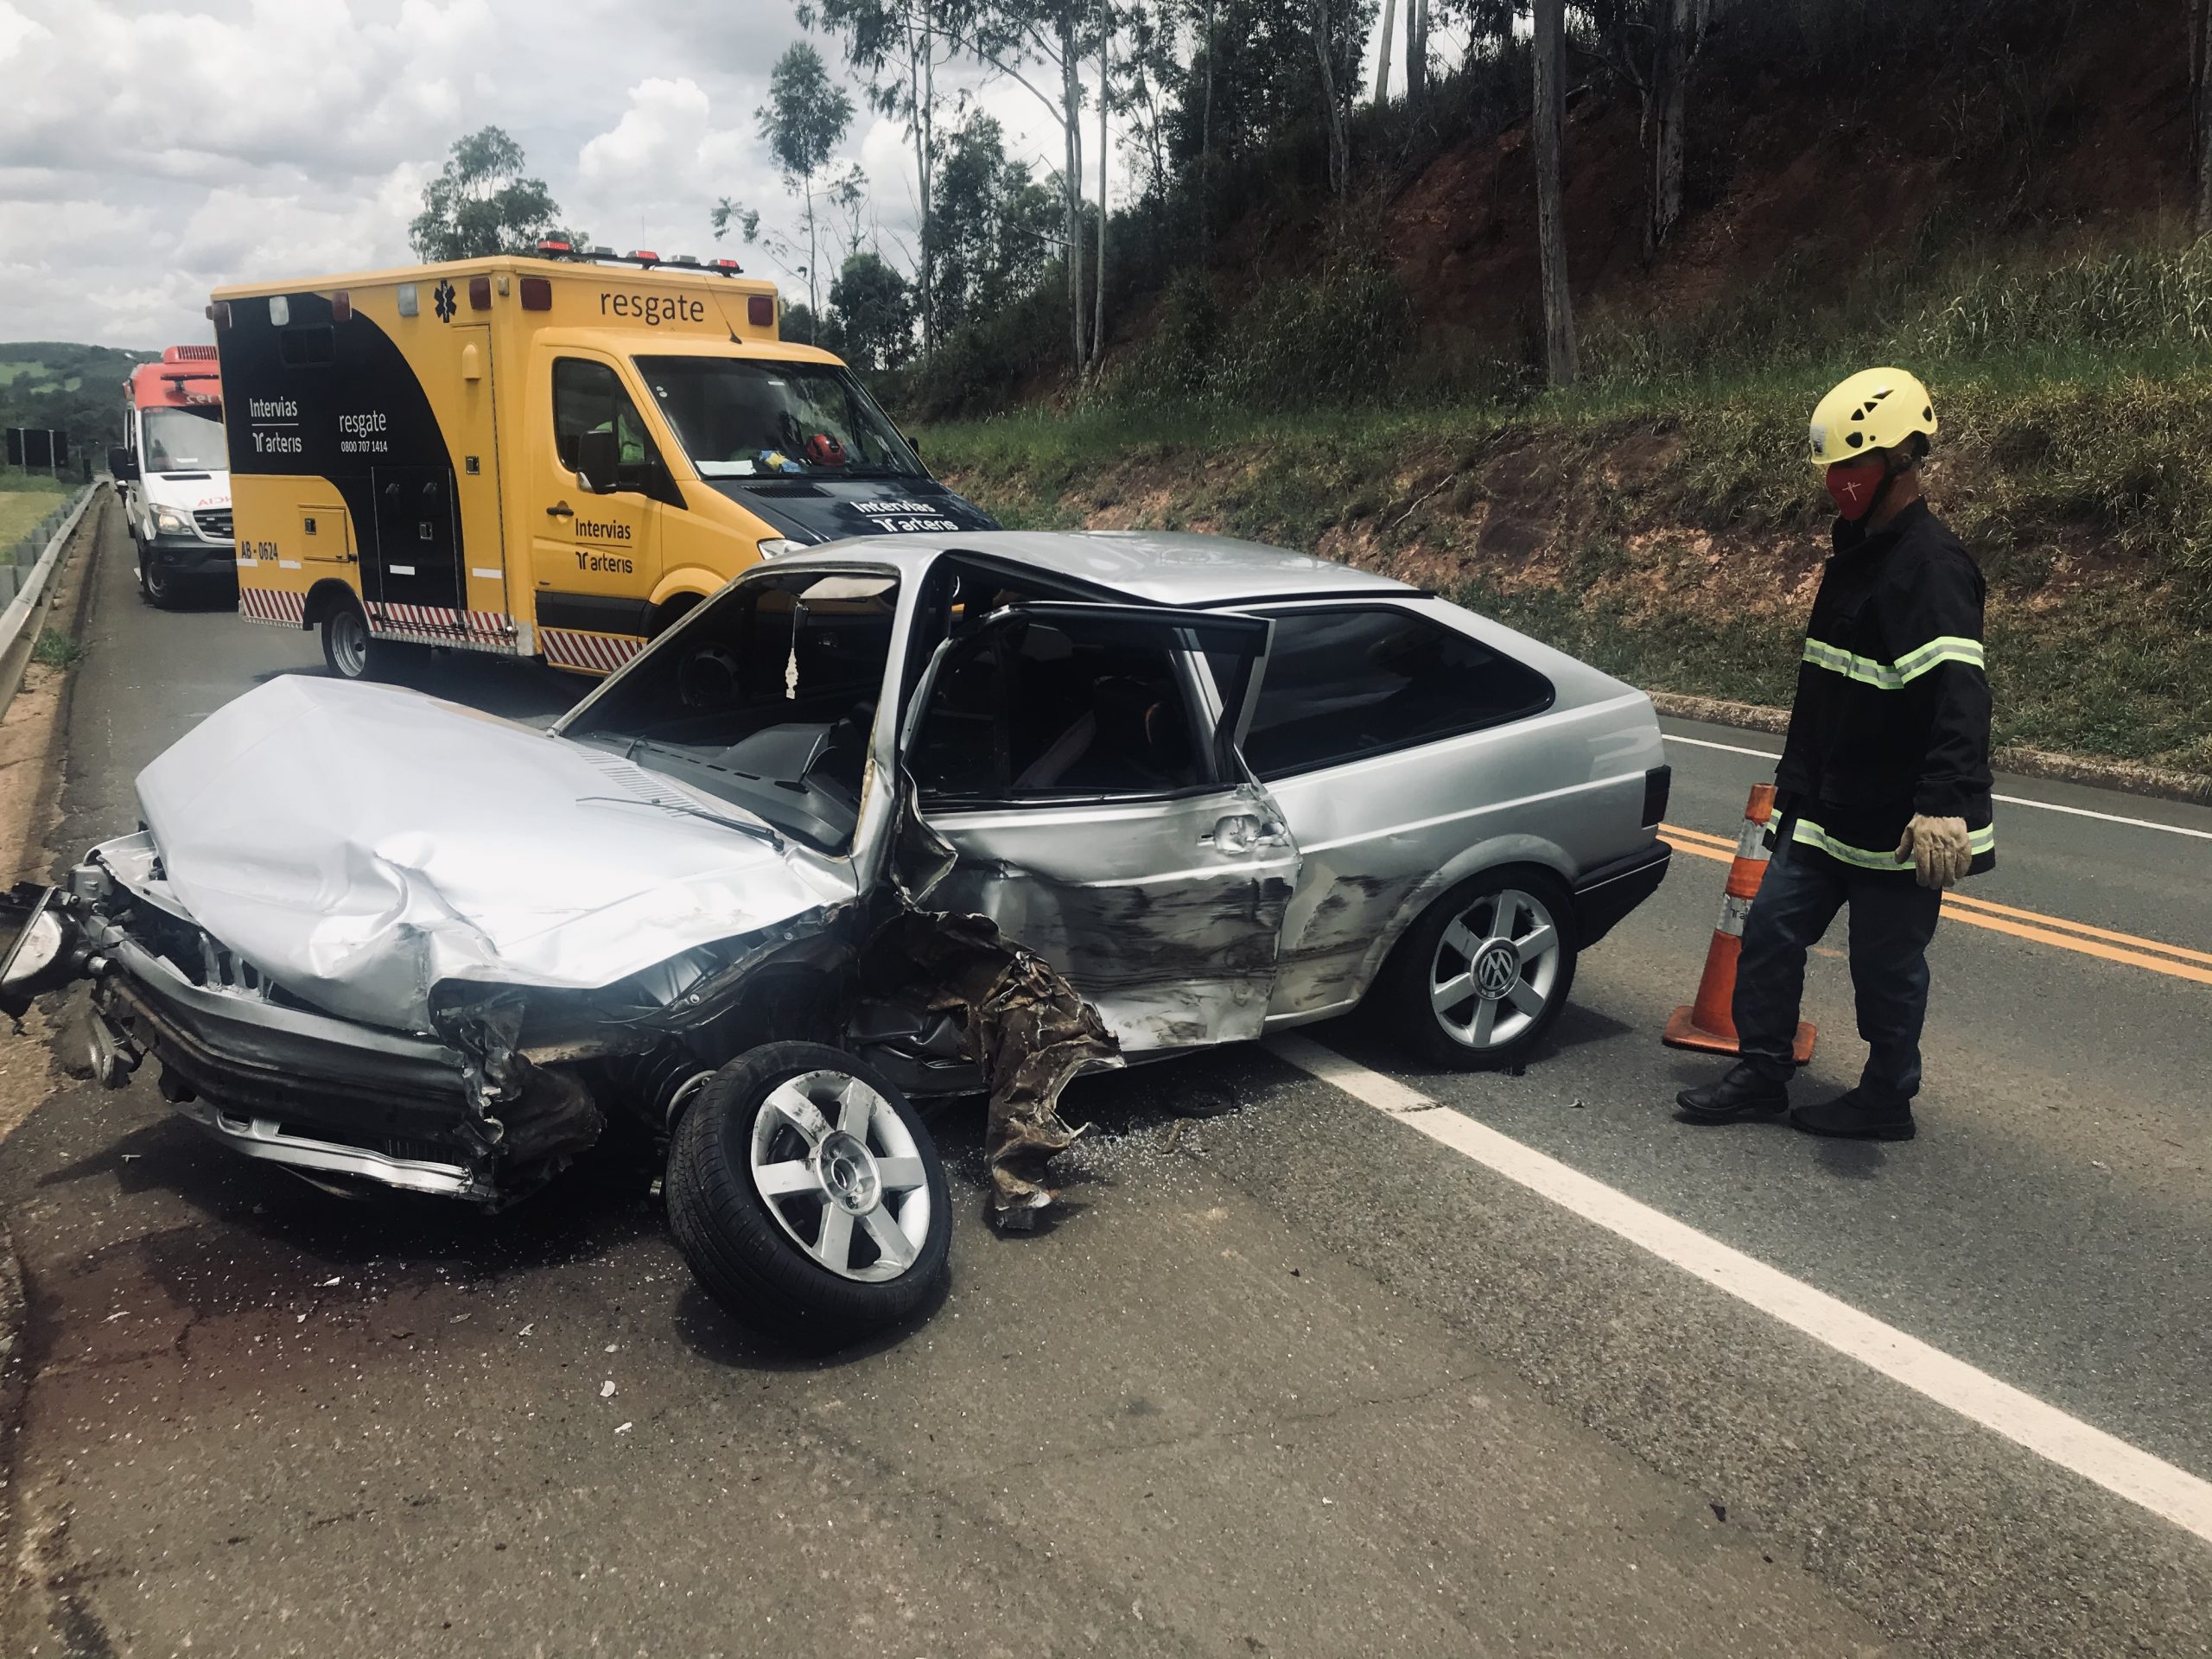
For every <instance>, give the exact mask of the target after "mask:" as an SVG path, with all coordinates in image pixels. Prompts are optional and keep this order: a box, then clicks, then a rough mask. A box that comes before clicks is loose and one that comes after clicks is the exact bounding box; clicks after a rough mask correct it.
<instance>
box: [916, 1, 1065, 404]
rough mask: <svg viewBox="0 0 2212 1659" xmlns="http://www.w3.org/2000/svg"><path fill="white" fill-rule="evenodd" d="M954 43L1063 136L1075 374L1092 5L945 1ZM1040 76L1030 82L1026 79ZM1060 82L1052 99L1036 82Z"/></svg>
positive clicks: (1062, 188)
mask: <svg viewBox="0 0 2212 1659" xmlns="http://www.w3.org/2000/svg"><path fill="white" fill-rule="evenodd" d="M944 3H945V8H946V12H945V16H946V26H947V29H948V33H949V35H950V38H951V39H953V40H954V41H957V42H958V44H959V45H960V46H961V47H963V48H964V49H965V50H967V51H969V53H971V54H974V55H975V56H976V58H978V59H980V60H982V62H983V63H984V64H985V65H986V66H988V67H989V68H990V69H992V70H993V71H994V72H995V73H998V74H1001V75H1003V76H1005V77H1006V78H1007V79H1008V80H1011V81H1013V82H1014V84H1015V85H1016V86H1020V87H1022V88H1024V89H1025V90H1027V92H1029V93H1030V94H1031V95H1032V96H1033V97H1034V98H1035V99H1037V100H1038V102H1039V104H1040V105H1043V106H1044V108H1045V110H1046V112H1047V113H1049V114H1050V115H1051V117H1052V119H1053V121H1054V122H1055V123H1056V124H1058V127H1059V129H1060V143H1061V151H1062V160H1061V163H1060V168H1059V187H1060V212H1061V219H1062V222H1063V225H1064V226H1065V237H1066V245H1067V280H1068V339H1069V344H1070V346H1071V353H1070V357H1069V363H1070V366H1071V368H1072V369H1073V370H1074V371H1075V372H1077V373H1080V372H1082V370H1083V367H1084V363H1085V362H1086V361H1087V360H1088V355H1089V353H1088V350H1087V347H1088V344H1089V330H1088V329H1087V327H1085V321H1086V320H1085V318H1084V305H1083V225H1084V201H1083V103H1084V87H1083V61H1084V58H1085V57H1087V56H1088V55H1089V48H1090V44H1091V42H1090V38H1089V36H1090V33H1091V32H1092V31H1093V30H1094V29H1095V27H1096V25H1095V22H1094V14H1093V13H1092V10H1091V8H1090V5H1089V4H1088V3H1087V0H944ZM1032 69H1034V70H1036V71H1038V75H1037V78H1036V79H1032V78H1031V75H1030V73H1029V72H1030V71H1031V70H1032ZM1046 79H1057V81H1058V87H1057V89H1056V90H1053V91H1051V92H1048V91H1046V88H1045V87H1044V86H1041V85H1039V81H1042V80H1046Z"/></svg>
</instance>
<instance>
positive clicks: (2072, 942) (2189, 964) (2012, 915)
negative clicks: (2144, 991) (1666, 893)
mask: <svg viewBox="0 0 2212 1659" xmlns="http://www.w3.org/2000/svg"><path fill="white" fill-rule="evenodd" d="M1660 831H1661V833H1662V835H1663V836H1665V837H1666V838H1667V840H1668V841H1669V842H1670V843H1672V845H1673V846H1674V848H1675V851H1677V852H1682V853H1688V854H1690V855H1693V856H1694V857H1697V858H1709V859H1711V860H1712V861H1713V862H1714V863H1716V864H1727V863H1732V862H1733V861H1734V860H1735V856H1736V843H1735V842H1732V841H1726V840H1724V839H1722V838H1721V837H1720V836H1710V835H1707V834H1706V833H1705V832H1704V831H1703V830H1700V829H1683V828H1681V826H1680V825H1678V824H1672V823H1668V824H1662V825H1661V826H1660ZM1943 907H1944V908H1945V909H1946V910H1948V911H1949V912H1951V913H1952V919H1953V920H1955V921H1960V922H1964V923H1965V924H1966V925H1967V926H1969V927H1980V928H1986V929H1987V930H1988V931H1991V932H1992V933H2004V934H2007V935H2009V936H2010V937H2012V938H2016V939H2028V940H2031V941H2032V942H2033V943H2035V944H2055V945H2056V946H2058V948H2059V949H2061V950H2072V951H2075V952H2076V953H2077V954H2079V955H2082V956H2085V957H2096V958H2098V959H2099V960H2100V961H2103V962H2116V963H2121V964H2122V965H2124V966H2126V967H2130V968H2147V969H2150V970H2151V971H2152V973H2154V974H2164V975H2167V976H2169V977H2171V978H2174V979H2186V980H2190V981H2193V982H2195V983H2196V984H2199V985H2212V967H2198V966H2196V965H2193V964H2196V963H2212V955H2207V954H2206V953H2205V952H2203V951H2202V950H2190V949H2189V948H2188V947H2187V946H2185V945H2178V944H2161V943H2160V942H2159V941H2158V940H2157V939H2145V938H2138V937H2137V936H2136V935H2134V934H2133V933H2118V932H2114V931H2113V930H2112V929H2110V928H2103V927H2092V926H2090V925H2088V923H2086V922H2069V921H2068V920H2066V919H2065V918H2063V917H2058V916H2045V915H2043V914H2041V913H2040V912H2037V911H2032V910H2017V909H2014V908H2013V907H2012V906H2010V905H1994V904H1992V903H1990V902H1989V900H1987V899H1970V898H1967V896H1966V895H1965V894H1963V893H1945V894H1944V895H1943ZM2061 929H2066V930H2069V931H2063V932H2062V931H2059V930H2061ZM2084 935H2086V936H2087V937H2082V936H2084ZM2160 951H2163V952H2164V953H2165V954H2164V955H2154V954H2152V953H2153V952H2160ZM2177 957H2178V958H2180V960H2178V961H2177V960H2175V958H2177Z"/></svg>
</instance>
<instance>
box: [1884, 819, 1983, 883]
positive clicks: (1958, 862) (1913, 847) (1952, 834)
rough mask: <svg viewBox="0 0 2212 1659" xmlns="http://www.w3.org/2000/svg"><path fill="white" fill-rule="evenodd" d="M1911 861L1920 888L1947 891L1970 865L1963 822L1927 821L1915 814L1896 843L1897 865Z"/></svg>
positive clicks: (1972, 860) (1970, 859) (1972, 857)
mask: <svg viewBox="0 0 2212 1659" xmlns="http://www.w3.org/2000/svg"><path fill="white" fill-rule="evenodd" d="M1907 860H1910V861H1911V862H1912V864H1913V866H1914V868H1915V870H1916V873H1917V877H1918V880H1919V882H1920V885H1921V886H1922V887H1937V888H1942V887H1949V886H1951V885H1952V884H1953V883H1954V882H1955V881H1957V880H1959V879H1960V878H1961V876H1963V875H1964V874H1966V873H1967V870H1968V869H1969V868H1971V867H1972V866H1973V864H1974V849H1973V848H1971V847H1969V846H1968V845H1967V821H1966V820H1965V819H1964V818H1930V817H1923V816H1920V815H1918V814H1915V815H1914V817H1913V820H1912V822H1911V823H1908V824H1907V825H1905V827H1904V836H1902V837H1900V838H1899V840H1898V842H1897V862H1898V863H1900V864H1903V863H1904V862H1905V861H1907Z"/></svg>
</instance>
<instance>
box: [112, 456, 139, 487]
mask: <svg viewBox="0 0 2212 1659" xmlns="http://www.w3.org/2000/svg"><path fill="white" fill-rule="evenodd" d="M107 470H108V474H109V476H110V477H111V478H113V479H114V480H115V481H116V482H117V483H118V484H121V483H124V482H125V481H126V480H130V479H134V478H136V477H137V476H138V457H137V456H136V455H134V454H131V453H130V451H129V450H128V449H123V448H115V449H110V450H109V451H108V452H107Z"/></svg>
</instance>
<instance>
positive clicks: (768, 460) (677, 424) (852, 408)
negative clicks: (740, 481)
mask: <svg viewBox="0 0 2212 1659" xmlns="http://www.w3.org/2000/svg"><path fill="white" fill-rule="evenodd" d="M638 372H639V373H640V374H642V375H643V376H645V385H648V386H650V387H651V388H652V394H653V397H654V398H655V399H656V400H657V401H658V403H659V404H660V412H661V413H662V414H663V415H665V416H667V417H668V423H669V424H670V425H671V426H672V427H674V428H675V429H676V435H677V437H678V438H679V439H681V440H682V441H683V448H684V452H685V453H686V454H689V455H690V457H691V464H692V465H693V466H695V467H697V468H698V469H699V476H700V477H702V478H760V477H768V476H772V475H774V474H781V473H796V474H805V475H810V476H812V477H817V478H827V477H846V478H922V477H925V476H926V475H927V474H925V473H924V472H923V470H922V463H921V462H920V461H918V460H917V459H916V458H915V456H914V452H913V451H912V449H909V448H907V447H906V441H905V440H904V439H903V438H901V437H900V436H899V430H898V429H897V428H896V427H894V426H893V425H892V424H891V423H890V421H889V420H888V419H887V418H886V417H885V416H884V413H883V411H882V410H880V409H878V408H877V407H876V406H875V403H874V399H872V398H871V397H869V396H868V393H867V392H866V391H862V390H861V384H860V382H859V381H857V380H855V379H854V378H853V377H852V375H851V373H850V372H848V371H847V370H845V369H842V368H840V367H838V366H837V365H835V364H830V363H774V362H765V361H760V360H757V359H756V360H753V361H747V360H744V359H737V358H728V357H641V358H639V359H638Z"/></svg>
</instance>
